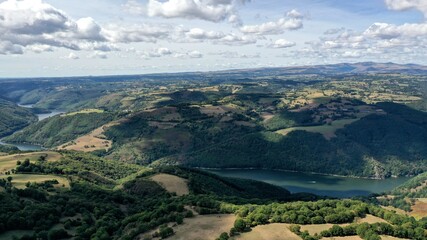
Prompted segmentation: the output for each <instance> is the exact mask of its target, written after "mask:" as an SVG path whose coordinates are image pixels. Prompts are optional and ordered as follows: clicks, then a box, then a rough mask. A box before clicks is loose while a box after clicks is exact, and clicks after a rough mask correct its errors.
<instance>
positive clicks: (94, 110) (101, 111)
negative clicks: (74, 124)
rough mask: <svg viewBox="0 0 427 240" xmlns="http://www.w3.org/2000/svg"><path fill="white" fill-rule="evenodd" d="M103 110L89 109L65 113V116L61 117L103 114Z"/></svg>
mask: <svg viewBox="0 0 427 240" xmlns="http://www.w3.org/2000/svg"><path fill="white" fill-rule="evenodd" d="M103 112H104V110H101V109H95V108H89V109H83V110H80V111H77V112H71V113H66V114H62V115H61V116H63V117H67V116H74V115H77V114H88V113H103Z"/></svg>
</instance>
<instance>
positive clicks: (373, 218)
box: [354, 214, 387, 224]
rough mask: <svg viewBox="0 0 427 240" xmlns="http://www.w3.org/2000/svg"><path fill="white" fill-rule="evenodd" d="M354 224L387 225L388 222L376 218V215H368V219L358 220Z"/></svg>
mask: <svg viewBox="0 0 427 240" xmlns="http://www.w3.org/2000/svg"><path fill="white" fill-rule="evenodd" d="M354 222H355V223H369V224H372V223H381V222H383V223H386V222H387V221H386V220H384V219H382V218H379V217H375V216H374V215H371V214H366V217H364V218H358V219H356V220H355V221H354Z"/></svg>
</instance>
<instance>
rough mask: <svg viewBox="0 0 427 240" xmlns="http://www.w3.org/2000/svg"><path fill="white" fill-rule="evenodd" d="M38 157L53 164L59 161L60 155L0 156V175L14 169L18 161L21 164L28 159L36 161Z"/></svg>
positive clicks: (44, 153)
mask: <svg viewBox="0 0 427 240" xmlns="http://www.w3.org/2000/svg"><path fill="white" fill-rule="evenodd" d="M40 156H46V160H47V161H49V162H55V161H58V160H59V159H61V154H59V153H57V152H33V153H19V154H13V155H6V156H0V175H1V174H2V173H3V172H7V171H10V170H12V169H15V168H16V162H17V161H18V160H19V161H21V162H23V161H24V160H25V159H27V158H28V159H29V160H30V161H36V160H37V159H38V158H39V157H40Z"/></svg>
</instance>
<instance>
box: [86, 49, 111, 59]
mask: <svg viewBox="0 0 427 240" xmlns="http://www.w3.org/2000/svg"><path fill="white" fill-rule="evenodd" d="M87 57H88V58H99V59H107V58H108V55H107V54H106V53H105V52H99V51H96V52H93V53H91V54H89V55H88V56H87Z"/></svg>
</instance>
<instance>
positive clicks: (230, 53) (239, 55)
mask: <svg viewBox="0 0 427 240" xmlns="http://www.w3.org/2000/svg"><path fill="white" fill-rule="evenodd" d="M209 55H214V56H215V55H218V56H222V57H223V58H226V59H230V58H242V59H249V58H260V57H261V55H260V53H256V54H245V53H239V52H236V51H219V52H213V53H210V54H209Z"/></svg>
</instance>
